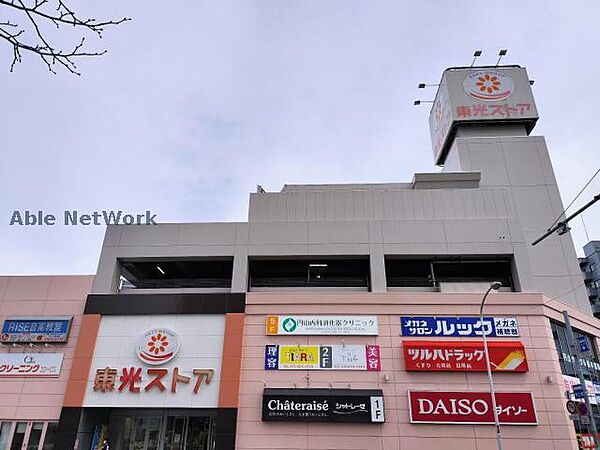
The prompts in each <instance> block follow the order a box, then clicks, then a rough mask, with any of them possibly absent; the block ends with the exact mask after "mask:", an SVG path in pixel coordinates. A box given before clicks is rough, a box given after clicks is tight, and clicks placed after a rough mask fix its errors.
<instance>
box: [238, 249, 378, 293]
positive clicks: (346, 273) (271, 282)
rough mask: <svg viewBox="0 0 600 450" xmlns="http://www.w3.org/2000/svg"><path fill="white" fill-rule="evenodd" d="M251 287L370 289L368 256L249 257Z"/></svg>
mask: <svg viewBox="0 0 600 450" xmlns="http://www.w3.org/2000/svg"><path fill="white" fill-rule="evenodd" d="M249 285H250V290H261V289H273V288H288V289H289V288H292V289H331V288H344V289H356V290H369V286H370V276H369V259H368V257H366V256H365V257H343V258H336V257H324V256H315V257H303V256H302V257H287V258H252V259H250V280H249Z"/></svg>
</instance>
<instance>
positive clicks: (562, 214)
mask: <svg viewBox="0 0 600 450" xmlns="http://www.w3.org/2000/svg"><path fill="white" fill-rule="evenodd" d="M598 173H600V168H599V169H598V170H596V173H595V174H594V175H592V178H590V179H589V181H588V182H587V183H586V184H585V186H584V187H583V188H582V189H581V190H580V191H579V194H577V195H576V196H575V198H574V199H573V201H572V202H571V203H569V206H567V207H566V208H565V209H564V211H563V212H561V213H560V214H559V216H558V217H557V218H556V220H555V221H554V222H552V225H550V228H552V227H553V226H554V225H555V224H556V222H558V221H559V220H560V218H561V217H562V216H564V215H565V213H566V212H567V210H568V209H569V208H570V207H571V206H572V205H573V203H575V201H576V200H577V199H578V198H579V196H580V195H581V194H582V193H583V191H585V188H587V187H588V186H589V185H590V183H591V182H592V181H593V180H594V178H596V175H598ZM550 228H548V230H550Z"/></svg>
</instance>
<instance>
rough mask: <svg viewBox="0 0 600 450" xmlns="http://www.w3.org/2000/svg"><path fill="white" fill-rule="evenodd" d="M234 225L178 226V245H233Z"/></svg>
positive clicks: (191, 224) (198, 224)
mask: <svg viewBox="0 0 600 450" xmlns="http://www.w3.org/2000/svg"><path fill="white" fill-rule="evenodd" d="M235 228H236V224H235V223H182V224H179V234H178V236H177V244H178V245H202V244H205V245H233V244H234V243H235Z"/></svg>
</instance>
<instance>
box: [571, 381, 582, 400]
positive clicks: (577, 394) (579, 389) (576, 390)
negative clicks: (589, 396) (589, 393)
mask: <svg viewBox="0 0 600 450" xmlns="http://www.w3.org/2000/svg"><path fill="white" fill-rule="evenodd" d="M573 395H575V398H583V386H581V385H580V384H575V385H574V386H573Z"/></svg>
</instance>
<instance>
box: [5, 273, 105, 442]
mask: <svg viewBox="0 0 600 450" xmlns="http://www.w3.org/2000/svg"><path fill="white" fill-rule="evenodd" d="M92 280H93V277H92V276H5V277H0V449H2V450H8V449H10V450H37V449H43V450H52V449H54V448H56V447H55V445H56V442H57V438H56V431H57V425H58V422H59V418H60V414H61V410H62V405H63V397H64V394H65V390H66V387H67V381H68V379H69V370H70V368H71V365H72V363H73V360H74V359H76V358H77V356H78V355H77V354H76V352H75V344H76V342H77V338H78V336H79V334H80V333H79V330H80V327H81V321H82V317H83V307H84V304H85V299H86V296H87V294H88V293H89V292H90V289H91V287H92Z"/></svg>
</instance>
